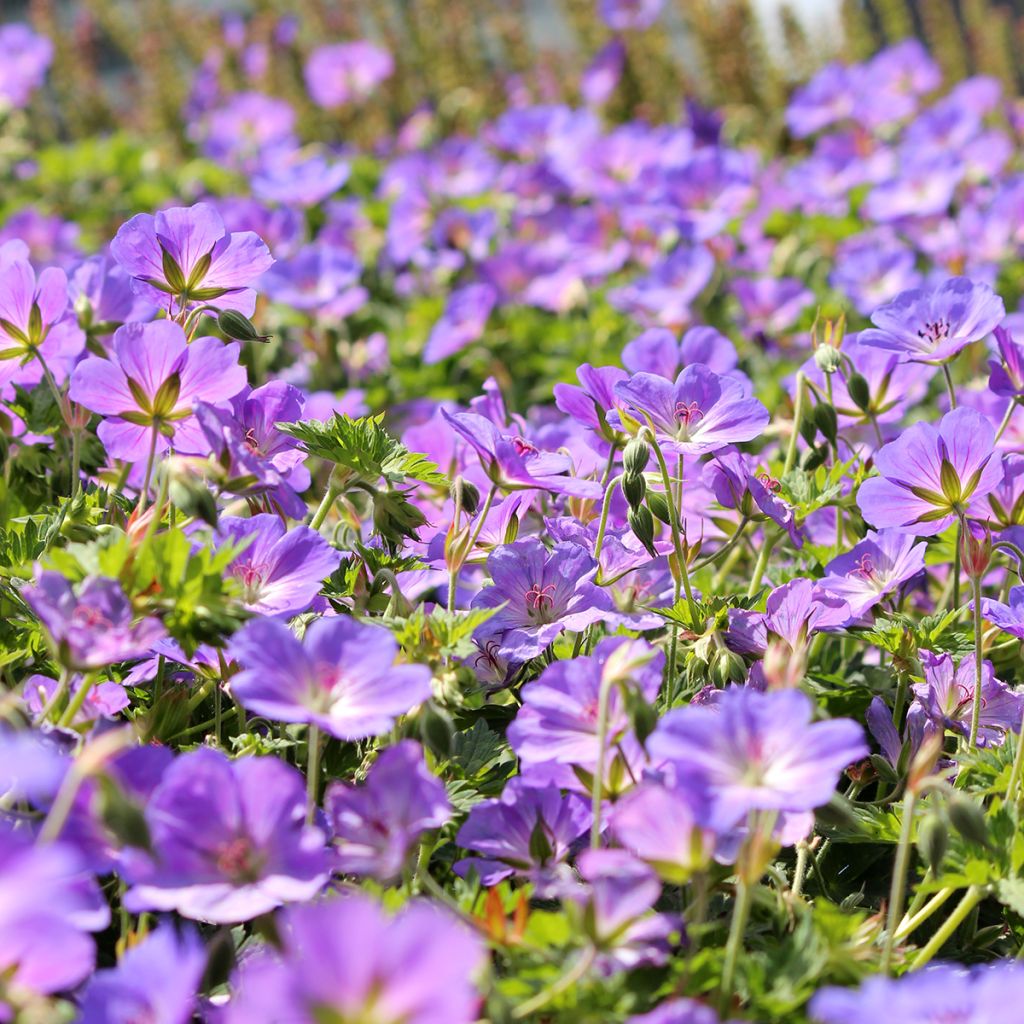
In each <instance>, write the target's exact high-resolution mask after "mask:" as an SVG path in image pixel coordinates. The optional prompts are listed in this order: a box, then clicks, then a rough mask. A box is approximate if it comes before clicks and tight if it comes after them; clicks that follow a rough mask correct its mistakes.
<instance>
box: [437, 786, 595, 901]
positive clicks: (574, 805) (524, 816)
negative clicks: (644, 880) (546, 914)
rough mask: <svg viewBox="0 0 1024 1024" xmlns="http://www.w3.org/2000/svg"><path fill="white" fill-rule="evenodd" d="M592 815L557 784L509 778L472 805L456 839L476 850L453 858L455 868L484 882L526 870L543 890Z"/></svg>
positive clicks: (584, 804) (575, 796)
mask: <svg viewBox="0 0 1024 1024" xmlns="http://www.w3.org/2000/svg"><path fill="white" fill-rule="evenodd" d="M590 821H591V817H590V808H589V807H588V806H587V802H586V800H585V799H583V797H581V796H579V795H578V794H575V793H569V794H567V795H565V796H563V795H562V793H561V791H560V790H559V789H558V787H557V786H534V785H530V783H529V782H528V781H527V780H525V779H523V778H521V777H516V778H514V779H510V780H509V781H508V782H507V783H506V784H505V788H504V789H503V790H502V791H501V796H500V797H497V798H496V799H493V800H481V801H480V803H477V804H474V805H473V807H472V808H471V809H470V812H469V816H468V817H467V818H466V820H465V822H464V823H463V825H462V828H460V829H459V833H458V835H457V836H456V837H455V841H456V842H457V843H458V844H459V846H461V847H463V849H466V850H469V851H470V852H471V853H475V854H479V856H473V857H464V858H463V859H462V860H460V861H457V862H456V864H455V873H456V874H458V875H462V876H463V877H465V876H466V875H468V874H469V873H470V871H475V872H476V873H477V875H479V877H480V883H481V884H482V885H484V886H486V887H490V886H492V885H497V884H498V883H499V882H500V881H501V880H502V879H504V878H510V877H511V876H512V875H525V876H526V877H527V878H529V879H530V880H531V881H533V882H534V883H535V884H536V885H538V886H539V887H540V888H541V889H542V890H543V889H545V888H546V887H547V886H550V885H551V884H552V881H553V874H552V869H553V868H554V867H555V866H556V865H558V864H561V863H563V862H564V861H565V860H566V859H567V858H568V857H569V855H570V853H571V852H572V851H573V848H574V846H575V845H576V843H577V841H578V840H579V839H580V838H581V837H582V836H583V835H585V834H586V832H587V830H588V829H589V828H590Z"/></svg>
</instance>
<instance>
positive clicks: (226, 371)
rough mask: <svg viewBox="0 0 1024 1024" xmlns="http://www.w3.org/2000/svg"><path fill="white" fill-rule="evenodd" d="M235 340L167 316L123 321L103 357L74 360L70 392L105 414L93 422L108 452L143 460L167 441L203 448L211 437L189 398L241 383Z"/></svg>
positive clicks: (232, 390)
mask: <svg viewBox="0 0 1024 1024" xmlns="http://www.w3.org/2000/svg"><path fill="white" fill-rule="evenodd" d="M238 353H239V348H238V345H237V344H234V343H232V344H227V345H225V344H224V343H223V342H222V341H220V339H219V338H197V339H196V340H195V341H194V342H192V344H191V345H190V344H189V343H188V342H187V341H186V339H185V332H184V331H183V330H182V329H181V328H180V327H179V326H178V325H177V324H175V323H172V322H171V321H170V320H157V321H156V322H154V323H150V324H125V325H124V326H123V327H119V328H118V329H117V330H116V331H115V332H114V344H113V352H112V353H111V358H110V359H99V358H95V357H93V358H90V359H86V360H85V361H84V362H81V363H79V364H78V366H76V367H75V370H74V373H73V374H72V377H71V387H70V389H69V392H68V394H69V396H70V397H71V399H72V400H73V401H75V402H79V403H80V404H82V405H84V406H85V407H86V408H87V409H91V410H92V411H93V412H97V413H100V414H101V415H102V416H104V417H105V418H104V420H103V422H102V423H100V425H99V427H98V428H97V433H98V434H99V437H100V440H101V441H102V442H103V446H104V447H105V448H106V449H107V453H108V454H109V455H110V456H111V458H115V459H126V460H128V461H129V462H140V461H144V460H145V459H146V457H147V453H148V452H149V450H150V446H151V445H155V448H154V450H155V451H156V452H157V453H161V452H165V451H167V450H168V449H169V448H172V447H173V448H174V450H175V451H177V452H182V453H185V454H204V453H205V452H207V451H209V448H210V445H209V442H208V441H207V440H206V438H205V436H204V435H203V431H202V428H201V426H200V424H199V422H198V420H197V419H196V418H195V416H194V415H193V408H192V407H193V403H194V402H196V401H206V402H220V401H224V400H225V399H228V398H232V397H233V396H234V395H237V394H238V392H239V391H241V390H242V388H243V387H245V383H246V374H245V368H244V367H243V366H239V365H238Z"/></svg>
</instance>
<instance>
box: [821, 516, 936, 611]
mask: <svg viewBox="0 0 1024 1024" xmlns="http://www.w3.org/2000/svg"><path fill="white" fill-rule="evenodd" d="M924 554H925V545H924V544H918V543H917V538H916V537H915V536H914V535H913V534H912V533H911V534H908V533H904V532H903V531H901V530H880V531H879V532H878V533H875V532H874V531H873V530H869V531H868V533H867V536H865V538H864V539H863V540H862V541H861V542H860V543H859V544H857V545H855V546H854V547H853V548H852V549H851V550H850V551H848V552H846V554H843V555H839V556H837V557H836V558H833V559H832V561H831V562H829V563H828V565H827V566H826V567H825V572H826V575H825V577H824V578H823V579H821V580H819V581H818V586H819V588H820V589H821V590H824V591H826V592H827V593H829V594H832V595H834V596H835V597H838V598H840V599H841V600H843V601H845V602H846V603H847V604H848V605H849V606H850V611H851V613H852V614H853V617H854V618H858V619H859V618H860V617H861V616H862V615H864V614H865V613H866V612H868V611H870V609H872V608H874V606H875V605H876V604H878V603H879V602H880V601H881V600H882V599H883V598H885V597H887V596H888V595H889V594H893V593H896V592H897V591H898V590H899V589H900V588H901V587H902V586H903V584H904V583H906V582H907V581H908V580H909V579H911V578H912V577H914V576H916V575H917V574H918V573H920V572H923V571H924Z"/></svg>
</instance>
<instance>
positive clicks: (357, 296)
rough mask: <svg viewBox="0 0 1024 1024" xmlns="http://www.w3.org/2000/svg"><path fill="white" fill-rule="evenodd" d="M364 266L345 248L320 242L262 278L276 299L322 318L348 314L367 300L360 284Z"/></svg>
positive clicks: (305, 248)
mask: <svg viewBox="0 0 1024 1024" xmlns="http://www.w3.org/2000/svg"><path fill="white" fill-rule="evenodd" d="M361 273H362V265H361V264H360V262H359V260H358V259H356V257H355V256H354V255H353V254H352V253H350V252H348V251H347V250H345V249H341V248H338V247H337V246H334V245H326V244H323V243H317V244H315V245H306V246H303V247H302V248H301V249H300V250H299V251H298V252H297V253H296V254H295V255H294V256H293V257H292V258H291V259H289V260H286V261H285V262H283V263H277V264H275V265H274V267H272V268H271V269H270V270H268V271H267V273H266V274H264V275H263V277H262V278H260V286H261V288H262V289H263V290H264V291H265V292H266V294H267V297H268V298H270V299H272V300H273V301H274V302H279V303H281V304H282V305H285V306H292V307H294V308H295V309H301V310H307V311H309V312H310V313H315V314H316V315H318V316H322V317H338V318H341V317H346V316H348V315H349V314H351V313H354V312H355V311H356V310H357V309H359V307H360V306H362V305H363V303H364V302H365V301H366V290H365V289H364V288H363V287H362V286H361V285H360V284H359V276H360V274H361Z"/></svg>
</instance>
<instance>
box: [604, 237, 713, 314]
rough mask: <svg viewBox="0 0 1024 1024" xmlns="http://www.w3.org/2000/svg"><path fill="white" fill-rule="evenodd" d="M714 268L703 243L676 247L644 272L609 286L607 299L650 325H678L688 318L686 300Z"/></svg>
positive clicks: (708, 279) (702, 288)
mask: <svg viewBox="0 0 1024 1024" xmlns="http://www.w3.org/2000/svg"><path fill="white" fill-rule="evenodd" d="M714 271H715V259H714V257H713V256H712V255H711V253H709V252H708V250H707V249H705V248H704V247H703V246H701V245H698V246H694V247H693V248H687V247H680V248H678V249H676V250H675V251H673V252H672V253H670V254H669V255H668V256H665V257H664V258H663V259H661V260H660V261H659V262H658V263H656V264H655V265H654V266H653V267H652V268H651V269H650V270H649V271H648V272H647V274H646V275H645V276H643V277H640V278H637V279H635V280H634V281H633V282H632V283H630V284H628V285H623V286H622V287H620V288H613V289H612V290H611V291H610V292H609V293H608V301H609V302H610V303H611V304H612V305H613V306H614V307H615V308H616V309H619V310H621V311H622V312H624V313H630V314H632V315H633V316H636V317H637V318H638V319H639V320H641V321H642V322H644V323H646V324H649V325H651V326H662V327H680V326H683V325H685V324H687V323H689V321H690V318H691V317H690V304H691V303H692V302H693V300H694V299H696V298H697V296H698V295H699V294H700V293H701V292H702V291H703V290H704V286H705V285H706V284H707V283H708V282H709V281H710V280H711V275H712V274H713V273H714Z"/></svg>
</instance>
